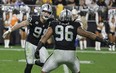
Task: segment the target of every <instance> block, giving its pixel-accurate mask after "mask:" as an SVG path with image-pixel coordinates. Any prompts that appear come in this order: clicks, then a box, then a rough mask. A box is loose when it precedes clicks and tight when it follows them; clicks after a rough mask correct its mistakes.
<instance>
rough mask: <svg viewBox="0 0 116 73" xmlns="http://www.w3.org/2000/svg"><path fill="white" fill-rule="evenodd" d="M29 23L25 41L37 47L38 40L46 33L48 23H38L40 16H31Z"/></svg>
mask: <svg viewBox="0 0 116 73" xmlns="http://www.w3.org/2000/svg"><path fill="white" fill-rule="evenodd" d="M29 21H30V25H29V34H28V37H27V41H28V42H30V43H32V44H34V45H37V44H38V42H39V40H40V39H41V36H42V35H43V34H44V33H45V32H46V30H47V28H48V25H49V22H50V21H46V22H45V23H42V22H41V21H40V16H32V17H31V18H30V19H29Z"/></svg>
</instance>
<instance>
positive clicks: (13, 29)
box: [11, 20, 29, 32]
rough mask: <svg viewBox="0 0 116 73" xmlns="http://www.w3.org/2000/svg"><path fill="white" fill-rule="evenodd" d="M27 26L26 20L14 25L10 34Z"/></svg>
mask: <svg viewBox="0 0 116 73" xmlns="http://www.w3.org/2000/svg"><path fill="white" fill-rule="evenodd" d="M27 25H29V21H28V20H25V21H22V22H21V23H18V24H16V25H14V26H13V27H12V28H11V32H12V31H15V30H17V29H19V28H21V27H24V26H27Z"/></svg>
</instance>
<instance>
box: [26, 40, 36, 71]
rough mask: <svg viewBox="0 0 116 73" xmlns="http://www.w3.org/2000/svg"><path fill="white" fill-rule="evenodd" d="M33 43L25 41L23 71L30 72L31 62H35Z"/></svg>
mask: <svg viewBox="0 0 116 73" xmlns="http://www.w3.org/2000/svg"><path fill="white" fill-rule="evenodd" d="M35 47H36V46H35V45H33V44H31V43H29V42H26V47H25V54H26V62H27V64H26V67H25V70H24V73H31V70H32V67H33V64H34V63H35V61H34V59H35V57H34V52H35Z"/></svg>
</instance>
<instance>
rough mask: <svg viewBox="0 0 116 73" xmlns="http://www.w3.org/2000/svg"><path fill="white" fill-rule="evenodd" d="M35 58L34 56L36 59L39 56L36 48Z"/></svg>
mask: <svg viewBox="0 0 116 73" xmlns="http://www.w3.org/2000/svg"><path fill="white" fill-rule="evenodd" d="M35 58H36V59H39V58H40V57H39V51H37V50H36V51H35Z"/></svg>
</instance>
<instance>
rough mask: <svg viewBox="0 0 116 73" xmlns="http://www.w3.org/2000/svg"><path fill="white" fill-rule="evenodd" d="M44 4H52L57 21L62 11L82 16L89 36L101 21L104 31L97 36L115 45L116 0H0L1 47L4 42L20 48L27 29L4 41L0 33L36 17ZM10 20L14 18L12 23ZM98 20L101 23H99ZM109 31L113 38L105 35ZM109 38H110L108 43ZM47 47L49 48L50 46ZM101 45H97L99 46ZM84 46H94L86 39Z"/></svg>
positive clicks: (16, 32)
mask: <svg viewBox="0 0 116 73" xmlns="http://www.w3.org/2000/svg"><path fill="white" fill-rule="evenodd" d="M44 3H49V4H50V5H52V8H53V13H52V14H53V15H54V17H55V18H58V16H59V13H60V12H61V11H62V10H63V9H64V8H67V9H69V10H71V11H72V10H74V9H76V11H77V12H74V13H76V14H77V15H78V16H81V17H82V16H83V17H84V19H85V20H82V22H83V21H84V22H85V23H87V24H86V25H87V29H86V30H87V31H91V32H93V33H96V30H97V27H98V25H97V23H98V22H103V23H104V28H105V29H104V30H105V31H103V32H101V35H102V36H103V37H104V38H107V39H111V40H110V41H112V42H116V0H0V45H4V44H5V42H6V41H7V42H9V43H7V46H5V48H9V46H15V45H21V42H22V41H23V40H25V39H26V38H25V37H26V35H27V34H28V27H27V29H25V28H24V30H25V32H23V31H21V30H20V29H19V30H16V31H14V32H12V33H11V35H10V36H9V37H8V38H7V39H3V38H2V34H3V33H4V32H5V31H6V30H7V29H8V27H9V26H10V27H12V26H14V25H15V24H16V23H19V22H21V21H23V20H25V19H28V17H29V16H30V15H39V11H40V6H41V5H42V4H44ZM13 17H14V18H15V19H17V20H16V21H15V22H14V21H13V20H12V19H13ZM100 18H101V19H102V21H99V20H100ZM113 18H114V22H113V23H114V25H115V28H111V27H110V21H113V20H110V19H113ZM13 23H14V24H13ZM113 27H114V26H113ZM6 28H7V29H6ZM113 29H114V30H113ZM101 30H102V29H101ZM110 30H113V31H112V32H113V34H114V35H113V36H110V35H109V34H110V33H111V31H110ZM112 38H114V39H113V40H112ZM5 40H6V41H5ZM80 40H83V39H80V38H77V40H76V43H75V44H76V46H80V45H79V42H80ZM47 46H48V47H50V48H51V47H52V46H53V43H52V44H48V45H47ZM105 46H106V45H104V44H102V43H101V47H105ZM86 47H95V41H92V40H90V39H87V38H86V46H85V48H86ZM22 48H24V47H22Z"/></svg>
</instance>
